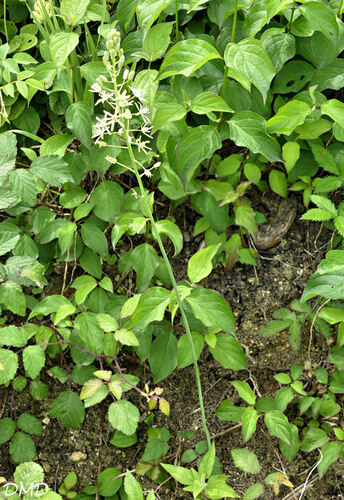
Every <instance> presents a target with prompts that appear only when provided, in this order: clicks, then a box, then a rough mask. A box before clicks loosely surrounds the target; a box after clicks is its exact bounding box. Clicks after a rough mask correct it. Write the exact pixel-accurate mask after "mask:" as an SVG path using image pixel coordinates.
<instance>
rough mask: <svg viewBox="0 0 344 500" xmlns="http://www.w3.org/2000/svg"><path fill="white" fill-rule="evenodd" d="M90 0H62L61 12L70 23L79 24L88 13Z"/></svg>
mask: <svg viewBox="0 0 344 500" xmlns="http://www.w3.org/2000/svg"><path fill="white" fill-rule="evenodd" d="M89 3H90V0H61V4H60V14H61V15H62V16H66V18H67V22H68V24H71V25H74V26H75V25H77V24H79V22H80V21H81V20H82V18H83V17H84V15H85V14H86V10H87V7H88V4H89Z"/></svg>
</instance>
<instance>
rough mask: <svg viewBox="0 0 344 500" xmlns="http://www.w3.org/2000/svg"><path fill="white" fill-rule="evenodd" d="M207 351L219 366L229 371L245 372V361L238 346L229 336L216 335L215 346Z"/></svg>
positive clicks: (242, 352)
mask: <svg viewBox="0 0 344 500" xmlns="http://www.w3.org/2000/svg"><path fill="white" fill-rule="evenodd" d="M209 351H210V352H211V354H212V355H213V356H214V358H215V359H216V361H218V362H219V363H220V365H221V366H223V367H224V368H227V369H229V370H245V369H246V368H247V359H246V356H245V354H244V351H243V350H242V347H241V346H240V344H239V343H238V342H237V341H236V340H235V339H234V338H233V337H232V336H231V335H217V336H216V346H215V347H210V346H209Z"/></svg>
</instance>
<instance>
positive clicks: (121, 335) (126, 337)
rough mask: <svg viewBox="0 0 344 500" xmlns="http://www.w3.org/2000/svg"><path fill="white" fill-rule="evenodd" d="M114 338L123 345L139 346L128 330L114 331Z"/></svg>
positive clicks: (133, 334)
mask: <svg viewBox="0 0 344 500" xmlns="http://www.w3.org/2000/svg"><path fill="white" fill-rule="evenodd" d="M114 338H115V340H117V341H118V342H120V343H121V344H123V345H131V346H138V345H140V343H139V341H138V339H137V337H136V335H135V333H134V332H131V331H130V330H127V329H126V328H121V329H120V330H116V332H115V335H114Z"/></svg>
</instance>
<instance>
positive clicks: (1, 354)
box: [0, 349, 18, 384]
mask: <svg viewBox="0 0 344 500" xmlns="http://www.w3.org/2000/svg"><path fill="white" fill-rule="evenodd" d="M0 363H1V365H2V367H4V369H3V370H0V384H7V382H9V381H10V380H12V379H13V378H14V376H15V374H16V372H17V369H18V355H17V354H16V353H15V352H13V351H9V350H8V349H0Z"/></svg>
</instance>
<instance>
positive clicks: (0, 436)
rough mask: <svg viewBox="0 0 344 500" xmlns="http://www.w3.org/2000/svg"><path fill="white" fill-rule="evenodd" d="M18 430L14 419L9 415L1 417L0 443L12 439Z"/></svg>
mask: <svg viewBox="0 0 344 500" xmlns="http://www.w3.org/2000/svg"><path fill="white" fill-rule="evenodd" d="M15 430H16V424H15V422H14V420H12V419H11V418H9V417H4V418H1V419H0V444H4V443H6V442H7V441H9V440H10V439H11V437H12V436H13V434H14V432H15Z"/></svg>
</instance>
